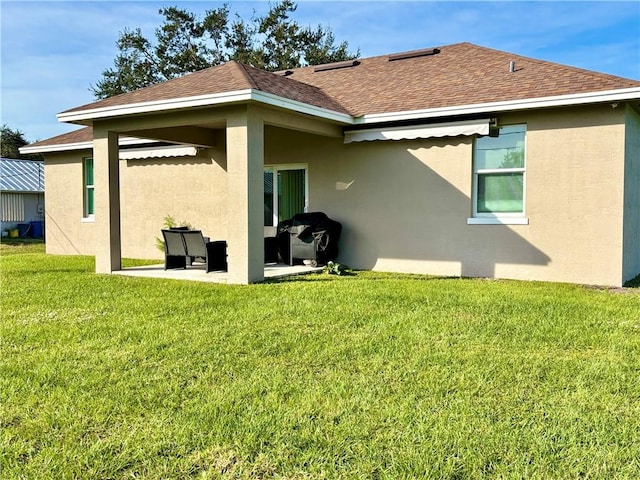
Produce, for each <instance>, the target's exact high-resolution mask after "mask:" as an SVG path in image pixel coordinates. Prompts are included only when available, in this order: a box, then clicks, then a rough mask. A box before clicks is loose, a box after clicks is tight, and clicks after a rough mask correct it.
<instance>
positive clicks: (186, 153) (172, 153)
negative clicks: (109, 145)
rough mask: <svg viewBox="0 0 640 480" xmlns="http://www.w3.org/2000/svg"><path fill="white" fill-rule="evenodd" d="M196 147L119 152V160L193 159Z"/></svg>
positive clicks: (171, 147) (196, 150) (139, 149)
mask: <svg viewBox="0 0 640 480" xmlns="http://www.w3.org/2000/svg"><path fill="white" fill-rule="evenodd" d="M197 153H198V149H197V148H196V147H173V146H168V147H155V148H133V149H130V150H120V160H136V159H143V158H167V157H195V156H196V154H197Z"/></svg>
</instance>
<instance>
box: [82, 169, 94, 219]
mask: <svg viewBox="0 0 640 480" xmlns="http://www.w3.org/2000/svg"><path fill="white" fill-rule="evenodd" d="M82 170H83V187H84V217H85V218H88V217H93V215H94V213H95V203H94V186H93V158H85V159H84V162H83V168H82Z"/></svg>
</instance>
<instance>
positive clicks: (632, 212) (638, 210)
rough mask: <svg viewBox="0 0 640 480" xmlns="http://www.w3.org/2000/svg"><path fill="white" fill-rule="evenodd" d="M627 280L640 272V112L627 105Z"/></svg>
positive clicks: (625, 252)
mask: <svg viewBox="0 0 640 480" xmlns="http://www.w3.org/2000/svg"><path fill="white" fill-rule="evenodd" d="M626 114H627V115H626V129H625V137H624V138H625V163H624V165H625V177H624V178H625V182H624V240H623V242H624V243H623V245H624V252H623V273H622V278H623V281H625V282H626V281H628V280H632V279H633V278H634V277H636V276H637V275H640V114H638V112H636V111H635V110H633V109H632V108H631V107H629V106H627V108H626Z"/></svg>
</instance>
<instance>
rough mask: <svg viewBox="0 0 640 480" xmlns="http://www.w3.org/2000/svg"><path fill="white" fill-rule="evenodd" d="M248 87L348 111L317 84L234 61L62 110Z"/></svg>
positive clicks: (73, 110) (78, 109)
mask: <svg viewBox="0 0 640 480" xmlns="http://www.w3.org/2000/svg"><path fill="white" fill-rule="evenodd" d="M248 89H254V90H260V91H263V92H266V93H272V94H274V95H278V96H280V97H284V98H288V99H290V100H297V101H299V102H304V103H307V104H309V105H315V106H317V107H322V108H327V109H329V110H334V111H337V112H342V113H348V112H347V111H346V110H345V109H344V108H343V107H341V106H340V104H339V103H338V102H336V101H335V100H334V99H332V98H331V97H329V96H328V95H327V94H326V93H324V92H323V91H322V90H320V89H319V88H318V87H315V86H313V85H308V84H305V83H301V82H298V81H295V80H292V79H290V78H286V77H284V76H281V75H277V74H274V73H270V72H265V71H264V70H260V69H257V68H253V67H250V66H247V65H242V64H240V63H238V62H235V61H231V62H227V63H225V64H222V65H217V66H215V67H211V68H207V69H204V70H200V71H199V72H195V73H191V74H189V75H185V76H183V77H180V78H174V79H172V80H168V81H166V82H163V83H159V84H157V85H152V86H150V87H146V88H142V89H140V90H136V91H133V92H128V93H123V94H121V95H116V96H114V97H109V98H106V99H104V100H100V101H97V102H93V103H90V104H87V105H82V106H81V107H76V108H72V109H71V110H67V111H66V112H62V113H68V112H78V111H82V110H90V109H94V108H103V107H113V106H119V105H130V104H135V103H144V102H153V101H158V100H171V99H175V98H185V97H195V96H200V95H209V94H215V93H227V92H234V91H238V90H248Z"/></svg>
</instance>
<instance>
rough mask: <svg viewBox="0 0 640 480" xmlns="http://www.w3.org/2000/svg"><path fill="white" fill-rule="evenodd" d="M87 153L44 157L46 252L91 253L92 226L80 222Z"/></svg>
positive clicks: (66, 253) (92, 241)
mask: <svg viewBox="0 0 640 480" xmlns="http://www.w3.org/2000/svg"><path fill="white" fill-rule="evenodd" d="M90 156H91V150H77V151H72V152H65V153H51V154H47V155H46V156H45V163H44V175H45V185H46V187H45V194H46V196H47V203H46V204H45V230H46V250H47V253H52V254H64V255H93V254H94V237H95V236H94V224H93V223H89V222H84V221H83V218H82V217H83V190H82V188H83V184H82V159H83V158H86V157H90Z"/></svg>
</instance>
